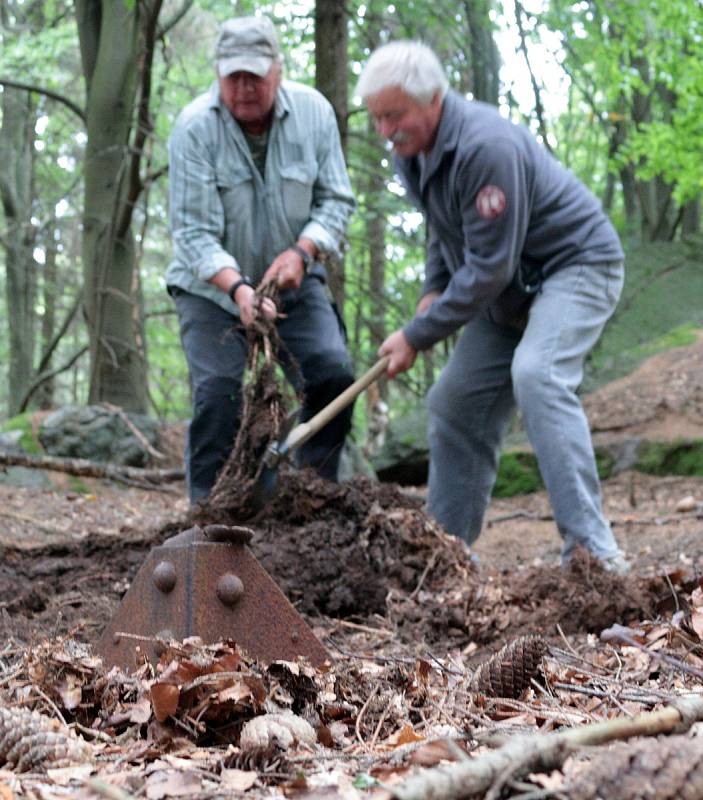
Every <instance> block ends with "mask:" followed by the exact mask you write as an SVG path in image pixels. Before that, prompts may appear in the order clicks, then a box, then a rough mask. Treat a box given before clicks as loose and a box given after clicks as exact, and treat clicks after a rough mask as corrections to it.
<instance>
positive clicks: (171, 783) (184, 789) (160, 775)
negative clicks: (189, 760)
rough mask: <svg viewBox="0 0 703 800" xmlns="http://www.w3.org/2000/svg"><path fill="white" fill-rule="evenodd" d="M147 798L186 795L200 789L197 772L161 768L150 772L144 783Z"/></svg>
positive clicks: (156, 798)
mask: <svg viewBox="0 0 703 800" xmlns="http://www.w3.org/2000/svg"><path fill="white" fill-rule="evenodd" d="M145 789H146V796H147V798H148V800H163V798H164V797H188V796H189V795H191V794H195V793H196V792H199V791H200V790H201V789H202V781H201V779H200V775H198V773H197V772H180V771H178V770H173V769H171V770H162V771H159V772H154V773H152V774H151V775H150V776H149V777H148V778H147V781H146V784H145Z"/></svg>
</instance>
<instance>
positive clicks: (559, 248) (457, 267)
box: [395, 91, 624, 350]
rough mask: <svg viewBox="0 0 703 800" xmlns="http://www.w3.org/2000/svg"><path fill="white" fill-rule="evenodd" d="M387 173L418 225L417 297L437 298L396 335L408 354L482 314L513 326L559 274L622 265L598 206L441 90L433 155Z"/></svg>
mask: <svg viewBox="0 0 703 800" xmlns="http://www.w3.org/2000/svg"><path fill="white" fill-rule="evenodd" d="M395 166H396V169H397V171H398V174H399V175H400V178H401V180H402V182H403V184H404V185H405V187H406V188H407V190H408V192H409V194H410V196H411V199H412V200H413V201H414V202H415V204H416V205H417V206H418V207H419V208H420V209H422V211H423V212H424V214H425V220H426V223H427V228H428V248H427V265H426V271H425V283H424V286H423V291H422V294H423V295H425V294H427V293H428V292H430V291H433V290H439V291H441V292H442V295H441V296H440V297H439V298H438V299H437V300H436V301H435V302H434V303H433V304H432V305H431V306H430V308H429V310H428V311H426V312H425V313H424V314H422V315H420V316H418V317H416V318H415V319H413V320H412V321H411V322H409V323H408V324H407V325H406V326H405V328H404V332H405V334H406V336H407V338H408V341H409V342H410V344H411V345H412V346H413V347H414V348H416V349H417V350H423V349H425V348H428V347H431V346H432V345H433V344H434V343H435V342H437V341H439V340H440V339H444V338H446V337H447V336H449V335H450V334H451V333H453V332H454V331H456V330H457V329H458V328H460V327H461V326H462V325H464V324H465V323H467V322H468V321H469V320H471V319H472V318H473V317H475V316H476V315H477V314H478V313H479V312H480V311H481V310H483V309H485V308H487V307H490V309H491V312H492V313H493V315H494V316H495V317H496V318H497V319H499V320H500V321H503V322H505V323H506V324H514V323H515V322H516V321H518V319H519V318H521V317H523V316H524V314H525V311H526V309H527V307H528V306H529V301H530V299H531V296H532V295H533V294H534V292H536V291H538V290H539V286H540V285H541V283H542V281H544V280H545V279H547V278H548V277H549V276H550V275H551V274H553V273H554V272H556V271H557V270H559V269H562V268H563V267H566V266H568V265H570V264H599V263H603V262H609V261H620V260H622V259H623V258H624V256H623V252H622V248H621V246H620V241H619V239H618V235H617V233H616V232H615V230H614V228H613V226H612V225H611V223H610V221H609V220H608V217H607V216H606V214H605V213H604V211H603V209H602V207H601V205H600V203H599V201H598V200H597V199H596V198H595V197H594V196H593V195H592V194H591V192H590V191H589V190H588V189H587V188H586V187H585V186H584V185H583V184H582V183H581V182H580V181H579V180H577V178H575V177H574V176H573V174H572V173H571V172H570V171H568V170H567V169H566V168H564V167H563V166H562V165H561V164H560V163H559V162H558V161H556V160H555V159H554V158H553V157H552V156H551V155H549V153H548V152H547V151H546V150H545V149H544V148H543V147H541V146H540V145H539V144H538V143H537V141H536V140H535V139H534V137H533V136H532V134H531V133H530V132H529V131H528V130H527V128H525V127H523V126H519V125H515V124H513V123H512V122H510V121H508V120H506V119H505V118H503V117H502V116H501V115H500V113H499V112H498V109H496V108H494V107H493V106H490V105H487V104H485V103H478V102H471V101H468V100H465V99H464V98H463V97H461V95H459V94H457V93H456V92H453V91H450V92H449V93H448V94H447V96H446V97H445V99H444V102H443V107H442V116H441V120H440V124H439V128H438V131H437V138H436V140H435V143H434V145H433V147H432V150H431V151H430V152H429V153H428V154H427V155H426V156H424V155H420V156H415V157H413V158H396V159H395Z"/></svg>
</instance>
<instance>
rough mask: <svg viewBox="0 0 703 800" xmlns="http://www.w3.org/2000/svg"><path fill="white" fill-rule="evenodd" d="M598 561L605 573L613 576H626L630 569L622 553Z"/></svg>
mask: <svg viewBox="0 0 703 800" xmlns="http://www.w3.org/2000/svg"><path fill="white" fill-rule="evenodd" d="M598 560H599V561H600V563H601V565H602V566H603V569H604V570H605V571H606V572H612V573H613V574H614V575H627V573H628V572H629V571H630V570H631V569H632V566H631V564H630V562H629V561H628V560H627V559H626V558H625V556H624V555H623V553H616V554H615V555H614V556H608V558H599V559H598Z"/></svg>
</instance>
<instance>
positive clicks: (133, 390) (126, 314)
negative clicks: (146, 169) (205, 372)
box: [76, 0, 148, 413]
mask: <svg viewBox="0 0 703 800" xmlns="http://www.w3.org/2000/svg"><path fill="white" fill-rule="evenodd" d="M144 9H146V11H147V13H148V3H144V2H136V3H127V2H125V1H124V0H101V1H100V2H97V1H96V0H77V1H76V17H77V23H78V35H79V39H80V46H81V58H82V63H83V73H84V76H85V80H86V86H87V97H88V102H87V109H86V127H87V135H88V141H87V146H86V154H85V190H84V209H83V247H82V251H83V274H84V285H85V305H84V311H85V317H86V322H87V325H88V332H89V337H90V389H89V396H88V401H89V402H90V403H98V402H109V403H112V404H114V405H118V406H121V407H122V408H124V409H126V410H128V411H134V412H140V413H144V412H146V409H147V391H146V365H145V363H144V358H143V354H142V351H141V349H140V347H139V339H138V333H139V330H140V328H141V314H142V309H141V307H140V305H139V301H138V298H137V297H136V296H135V293H134V287H135V285H136V281H135V274H134V273H135V269H136V263H135V261H136V259H135V247H134V239H133V236H132V231H131V226H130V224H131V214H132V209H131V207H130V206H129V205H128V189H129V177H130V167H131V155H130V147H129V144H130V133H131V128H132V120H133V116H134V107H135V99H136V89H137V77H138V66H139V64H140V60H141V59H140V56H141V55H142V54H141V53H140V36H139V32H140V31H139V21H140V20H139V15H140V13H142V11H144Z"/></svg>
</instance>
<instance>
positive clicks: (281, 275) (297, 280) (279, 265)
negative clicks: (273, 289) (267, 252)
mask: <svg viewBox="0 0 703 800" xmlns="http://www.w3.org/2000/svg"><path fill="white" fill-rule="evenodd" d="M297 245H298V247H300V248H301V249H303V250H305V252H306V253H308V255H309V256H310V257H311V258H315V254H316V252H317V248H316V247H315V245H314V244H313V242H312V241H310V240H308V239H301V240H300V241H299V242H298V243H297ZM304 277H305V264H304V263H303V259H302V256H301V255H300V254H299V253H296V252H295V250H293V249H290V250H284V251H283V252H282V253H280V254H279V255H277V256H276V258H274V260H273V262H272V263H271V266H270V267H269V268H268V269H267V270H266V272H265V273H264V277H263V278H262V280H261V285H262V286H266V284H267V283H271V281H274V280H275V281H276V284H277V285H278V288H279V289H299V288H300V284H301V283H302V282H303V278H304Z"/></svg>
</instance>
